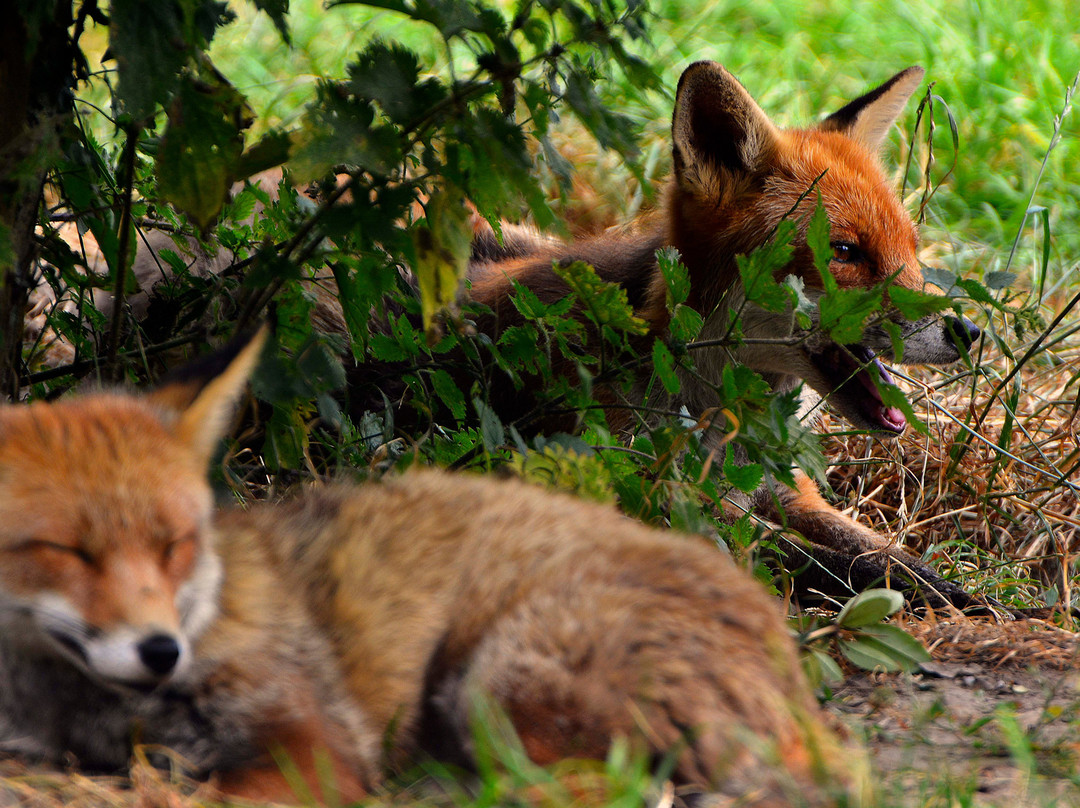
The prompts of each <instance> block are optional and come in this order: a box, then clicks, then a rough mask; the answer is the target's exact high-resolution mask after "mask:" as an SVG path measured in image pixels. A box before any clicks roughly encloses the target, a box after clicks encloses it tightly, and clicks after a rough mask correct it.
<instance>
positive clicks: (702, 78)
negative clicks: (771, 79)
mask: <svg viewBox="0 0 1080 808" xmlns="http://www.w3.org/2000/svg"><path fill="white" fill-rule="evenodd" d="M671 134H672V140H673V142H674V158H675V176H676V177H677V178H678V181H679V184H680V185H681V186H682V187H683V188H685V189H687V190H692V191H697V192H699V193H701V192H704V193H706V194H710V195H715V194H718V193H719V192H721V191H722V190H723V188H724V185H725V180H727V181H728V182H730V180H731V179H732V178H737V177H740V176H744V175H747V174H754V173H756V172H757V171H759V170H760V169H761V167H762V166H763V165H765V164H766V163H767V162H768V161H769V160H770V159H771V158H772V156H773V155H774V153H775V151H776V145H777V141H778V139H779V131H778V130H777V128H776V127H775V126H774V125H773V123H772V121H770V120H769V117H768V116H767V115H766V114H765V112H764V111H763V110H762V109H761V107H759V106H758V105H757V102H755V101H754V99H753V98H751V97H750V93H748V92H747V91H746V90H745V89H744V88H743V86H742V85H741V84H739V82H738V80H737V79H736V78H735V77H734V76H733V75H731V73H729V72H728V71H727V70H725V69H724V68H723V67H722V66H721V65H719V64H717V63H716V62H696V63H694V64H692V65H690V67H688V68H686V71H685V72H684V73H683V74H682V78H680V79H679V88H678V90H677V91H676V93H675V114H674V117H673V120H672V124H671ZM726 172H730V173H726Z"/></svg>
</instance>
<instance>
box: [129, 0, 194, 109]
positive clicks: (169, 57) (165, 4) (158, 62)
mask: <svg viewBox="0 0 1080 808" xmlns="http://www.w3.org/2000/svg"><path fill="white" fill-rule="evenodd" d="M188 33H189V28H188V25H187V23H186V20H185V14H184V8H183V4H182V3H181V2H180V0H161V2H154V3H148V2H145V0H114V2H112V3H110V4H109V49H110V50H111V51H112V54H113V56H114V57H115V58H116V64H117V74H118V79H119V80H118V83H117V95H118V96H119V98H120V100H121V101H122V102H123V105H124V110H125V111H126V112H127V114H129V115H131V116H132V117H133V118H135V119H136V120H144V119H147V118H149V117H150V116H151V115H152V114H153V113H154V110H155V109H156V107H157V105H158V104H159V103H164V102H165V101H166V100H167V99H168V98H169V96H171V95H172V93H173V91H174V90H175V89H176V86H177V84H178V82H179V78H180V69H181V68H182V67H183V66H184V65H185V64H186V63H187V61H188V58H189V56H190V52H191V42H190V41H189V38H188Z"/></svg>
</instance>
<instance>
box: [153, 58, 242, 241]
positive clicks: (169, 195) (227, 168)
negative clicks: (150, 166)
mask: <svg viewBox="0 0 1080 808" xmlns="http://www.w3.org/2000/svg"><path fill="white" fill-rule="evenodd" d="M249 116H250V111H249V109H248V106H247V103H246V101H245V100H244V97H243V96H242V95H240V93H238V92H237V91H236V90H235V89H233V87H232V86H231V85H229V84H228V83H227V82H225V81H224V80H223V79H217V80H215V81H213V82H212V83H211V82H207V81H203V80H202V79H199V78H196V77H195V76H192V75H191V74H185V75H184V79H183V81H182V82H181V84H180V90H179V92H178V93H177V95H176V98H174V99H173V102H172V104H171V105H170V107H169V122H168V125H167V126H166V127H165V134H164V136H163V137H162V140H161V147H160V148H159V149H158V153H157V158H156V160H155V167H156V170H157V178H158V191H159V192H160V193H161V196H162V197H163V198H164V199H165V200H166V201H168V202H170V203H172V205H173V206H174V207H176V208H177V209H178V210H182V211H183V212H184V213H186V214H187V215H188V216H189V217H190V218H191V220H192V221H193V222H194V223H195V224H196V225H197V226H198V227H199V228H200V229H205V228H206V227H207V226H209V224H210V223H211V222H213V221H214V219H215V218H216V217H217V215H218V213H219V212H220V211H221V208H222V206H223V205H224V204H225V200H226V199H227V198H228V194H229V188H230V186H231V185H232V183H233V180H234V178H235V173H234V172H235V171H236V168H237V165H238V162H239V159H240V155H241V153H242V152H243V150H244V137H243V133H242V132H243V129H244V128H246V126H247V125H248V122H249V121H250V117H249Z"/></svg>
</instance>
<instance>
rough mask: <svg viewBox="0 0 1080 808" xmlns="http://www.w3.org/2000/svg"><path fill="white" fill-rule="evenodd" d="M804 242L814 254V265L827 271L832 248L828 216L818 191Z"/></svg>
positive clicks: (824, 271) (822, 270) (821, 270)
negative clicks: (815, 205)
mask: <svg viewBox="0 0 1080 808" xmlns="http://www.w3.org/2000/svg"><path fill="white" fill-rule="evenodd" d="M806 244H807V246H808V247H810V252H812V253H813V254H814V266H816V267H817V268H818V271H820V272H822V273H827V272H828V271H829V262H830V261H831V260H832V254H833V250H832V244H831V243H830V239H829V216H828V214H827V213H826V212H825V206H824V205H823V204H822V203H821V193H820V192H819V193H818V198H817V207H815V208H814V215H813V216H811V217H810V224H809V225H808V226H807V228H806Z"/></svg>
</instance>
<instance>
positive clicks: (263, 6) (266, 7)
mask: <svg viewBox="0 0 1080 808" xmlns="http://www.w3.org/2000/svg"><path fill="white" fill-rule="evenodd" d="M253 2H254V3H255V8H257V9H259V11H263V12H266V15H267V16H268V17H270V19H271V20H273V23H274V27H275V28H277V29H278V33H279V34H281V38H282V40H284V42H285V44H286V45H291V44H292V39H291V38H290V37H289V23H288V21H287V20H286V18H285V17H286V15H287V14H288V13H289V0H253Z"/></svg>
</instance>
